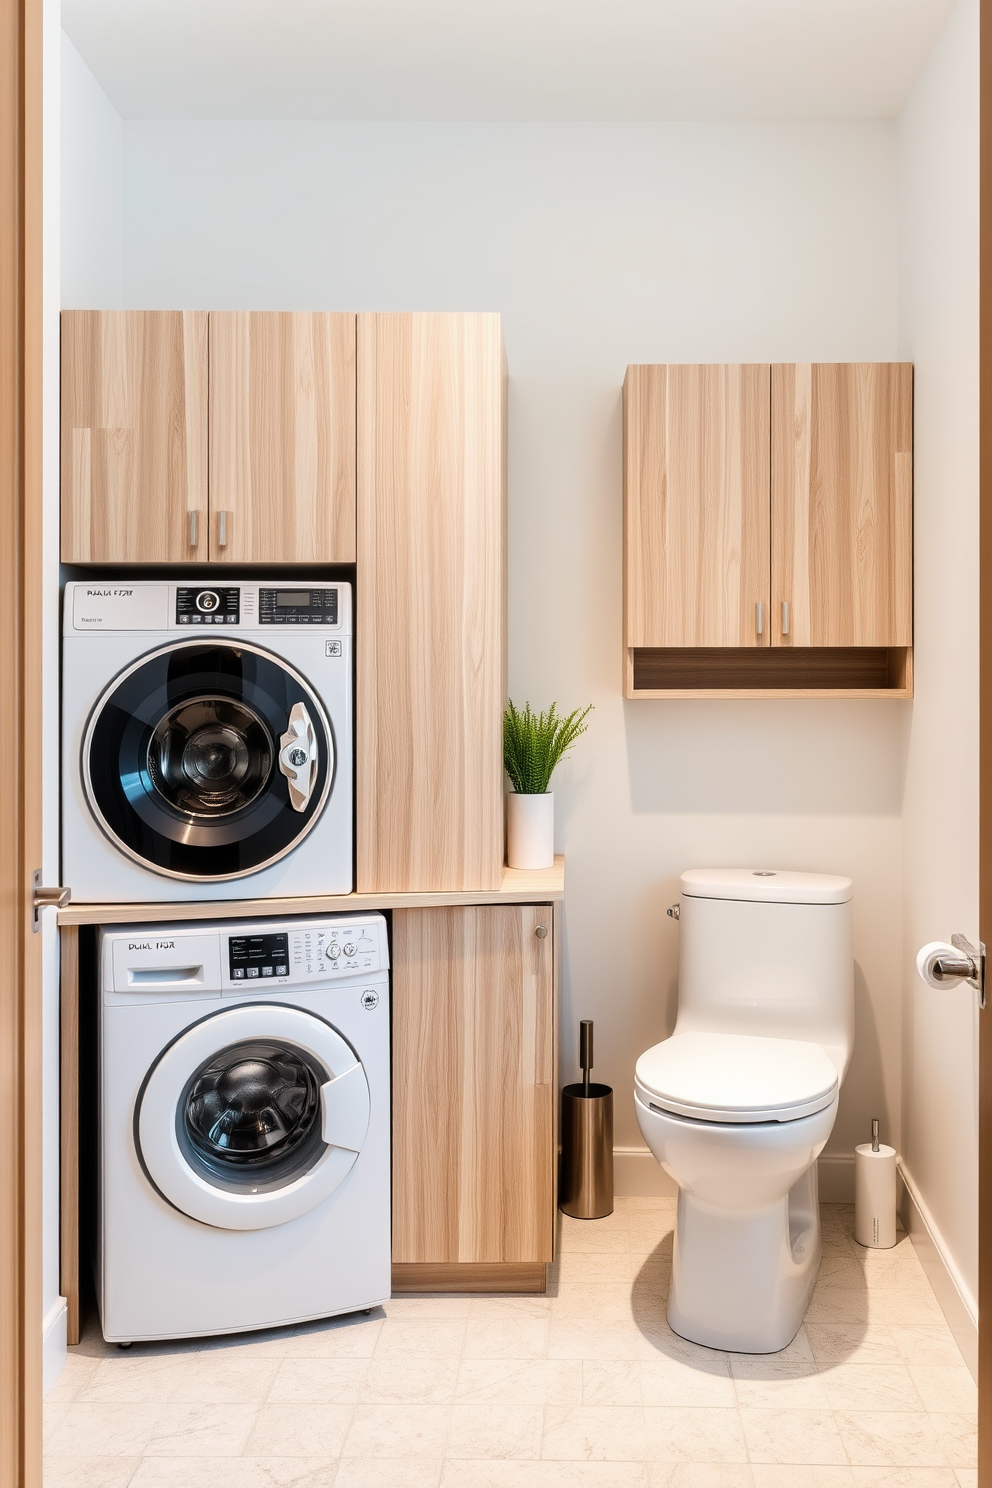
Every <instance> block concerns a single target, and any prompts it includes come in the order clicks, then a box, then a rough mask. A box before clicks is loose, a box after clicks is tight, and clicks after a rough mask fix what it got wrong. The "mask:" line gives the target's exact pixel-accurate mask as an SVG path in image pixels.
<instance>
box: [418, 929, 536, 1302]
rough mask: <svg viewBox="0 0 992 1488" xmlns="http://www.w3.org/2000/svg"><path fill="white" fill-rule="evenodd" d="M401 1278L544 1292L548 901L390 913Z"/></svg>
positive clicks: (422, 1284) (428, 1285) (423, 1283)
mask: <svg viewBox="0 0 992 1488" xmlns="http://www.w3.org/2000/svg"><path fill="white" fill-rule="evenodd" d="M392 954H393V1267H394V1285H397V1286H398V1287H400V1288H401V1289H402V1288H404V1287H406V1288H412V1289H426V1290H431V1289H444V1288H445V1287H448V1286H458V1285H464V1286H465V1287H467V1288H468V1289H486V1288H488V1287H491V1286H501V1285H502V1286H507V1285H510V1286H515V1287H517V1288H518V1289H520V1290H535V1291H538V1290H539V1291H543V1290H544V1281H545V1270H544V1268H545V1265H546V1263H547V1262H548V1261H550V1260H551V1259H552V1257H553V1247H554V1221H555V1163H556V1159H557V1151H556V1138H555V1102H556V1088H557V1087H556V1070H555V1015H554V968H553V963H554V929H553V919H552V906H551V905H550V904H547V905H530V904H528V905H505V906H504V905H483V906H475V907H470V908H444V909H416V910H398V911H394V913H393V953H392Z"/></svg>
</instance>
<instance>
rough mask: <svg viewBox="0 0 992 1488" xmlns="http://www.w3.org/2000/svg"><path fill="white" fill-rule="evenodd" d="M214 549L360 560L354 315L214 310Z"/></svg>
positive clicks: (287, 558) (279, 558)
mask: <svg viewBox="0 0 992 1488" xmlns="http://www.w3.org/2000/svg"><path fill="white" fill-rule="evenodd" d="M210 510H211V520H210V556H211V558H212V559H214V560H215V561H222V562H225V561H226V562H231V563H263V562H264V563H354V561H355V317H354V315H335V314H330V313H326V312H306V313H295V312H294V313H290V312H281V311H280V312H275V311H213V312H211V315H210Z"/></svg>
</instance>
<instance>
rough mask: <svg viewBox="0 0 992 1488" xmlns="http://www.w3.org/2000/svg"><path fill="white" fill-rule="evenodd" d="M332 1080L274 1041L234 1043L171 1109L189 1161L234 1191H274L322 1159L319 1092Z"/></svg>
mask: <svg viewBox="0 0 992 1488" xmlns="http://www.w3.org/2000/svg"><path fill="white" fill-rule="evenodd" d="M329 1078H330V1076H329V1073H328V1071H327V1070H325V1069H322V1068H321V1067H320V1066H319V1065H318V1064H317V1062H316V1060H315V1059H313V1057H312V1056H310V1055H308V1054H307V1053H306V1052H305V1051H304V1050H302V1049H300V1048H299V1047H297V1046H294V1045H292V1044H285V1043H282V1042H281V1041H280V1040H278V1039H256V1040H249V1041H247V1042H245V1043H240V1044H233V1045H231V1046H229V1047H228V1048H226V1049H223V1050H221V1051H220V1053H218V1054H216V1055H214V1056H213V1057H212V1058H210V1059H208V1060H206V1061H205V1062H204V1063H203V1064H202V1065H201V1066H200V1068H199V1069H198V1070H196V1072H195V1073H194V1074H193V1075H192V1077H191V1078H190V1080H189V1081H188V1082H187V1085H186V1088H185V1090H184V1091H183V1093H182V1095H181V1097H180V1099H179V1102H178V1105H177V1109H176V1137H177V1139H178V1141H179V1146H180V1148H181V1150H182V1152H183V1155H184V1156H185V1158H186V1160H187V1162H188V1163H189V1164H190V1166H191V1167H192V1168H194V1169H195V1170H197V1171H198V1172H200V1173H202V1174H203V1175H204V1177H206V1178H208V1179H210V1180H211V1181H212V1182H213V1183H216V1184H220V1185H221V1186H222V1187H224V1188H228V1189H230V1190H231V1191H233V1192H237V1191H238V1190H242V1191H243V1190H245V1189H249V1190H251V1191H252V1192H255V1193H257V1192H258V1191H259V1190H260V1188H261V1187H263V1186H264V1187H265V1188H278V1187H281V1186H283V1185H284V1184H286V1183H289V1182H292V1180H293V1179H294V1178H295V1177H297V1176H298V1175H299V1174H300V1173H301V1172H305V1171H306V1169H307V1168H309V1167H312V1166H313V1164H314V1163H315V1162H316V1161H317V1159H318V1158H319V1157H320V1155H321V1153H322V1152H323V1150H324V1144H323V1141H322V1140H321V1104H320V1087H321V1086H322V1085H323V1084H324V1083H325V1082H326V1081H327V1080H328V1079H329Z"/></svg>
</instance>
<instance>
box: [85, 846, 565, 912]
mask: <svg viewBox="0 0 992 1488" xmlns="http://www.w3.org/2000/svg"><path fill="white" fill-rule="evenodd" d="M564 896H565V859H564V858H563V857H562V856H561V854H560V853H559V854H558V856H557V857H556V858H555V861H554V867H552V868H544V869H534V870H527V869H523V868H504V869H503V878H502V882H501V884H500V886H499V888H498V889H492V890H475V891H462V892H460V893H438V894H418V893H398V894H397V893H393V894H385V893H383V894H320V895H313V896H310V897H307V898H299V897H297V898H293V899H227V900H221V901H217V902H213V901H210V902H200V903H197V902H196V901H193V902H191V903H188V904H184V905H183V906H182V918H183V919H184V920H224V919H228V920H230V919H240V920H244V919H250V918H252V917H258V916H260V915H264V916H267V917H269V918H275V917H276V916H283V915H304V914H309V915H316V914H349V913H350V914H358V913H363V912H365V911H369V910H374V909H430V908H440V907H442V906H445V905H452V906H453V905H460V904H534V903H537V902H539V901H540V902H544V901H548V902H549V903H550V902H558V901H560V900H561V899H563V898H564ZM175 918H176V906H175V904H85V903H83V902H82V901H81V900H80V901H76V900H73V902H72V903H71V904H70V905H69V907H68V908H67V909H60V910H59V911H58V923H59V924H60V925H136V924H145V923H149V924H151V923H154V922H157V921H160V920H174V919H175Z"/></svg>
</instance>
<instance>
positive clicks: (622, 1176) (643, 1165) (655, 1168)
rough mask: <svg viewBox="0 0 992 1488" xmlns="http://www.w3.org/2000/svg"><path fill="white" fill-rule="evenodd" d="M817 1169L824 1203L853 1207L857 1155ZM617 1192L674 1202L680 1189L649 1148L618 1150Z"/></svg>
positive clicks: (840, 1156) (615, 1156)
mask: <svg viewBox="0 0 992 1488" xmlns="http://www.w3.org/2000/svg"><path fill="white" fill-rule="evenodd" d="M817 1167H818V1169H819V1175H820V1199H821V1201H822V1202H823V1203H824V1204H853V1203H854V1155H853V1153H852V1154H848V1153H843V1154H838V1155H837V1156H833V1155H831V1156H828V1157H821V1158H820V1160H819V1162H818V1164H817ZM613 1192H614V1193H615V1194H619V1195H621V1196H622V1197H626V1198H638V1199H674V1198H675V1197H676V1195H677V1194H678V1188H677V1187H676V1185H675V1184H674V1183H673V1181H672V1179H671V1178H669V1176H668V1174H667V1173H666V1172H665V1170H664V1168H663V1167H662V1166H661V1164H660V1163H659V1162H658V1160H657V1158H656V1157H655V1156H654V1154H653V1153H652V1152H649V1151H648V1149H647V1147H614V1149H613Z"/></svg>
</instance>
